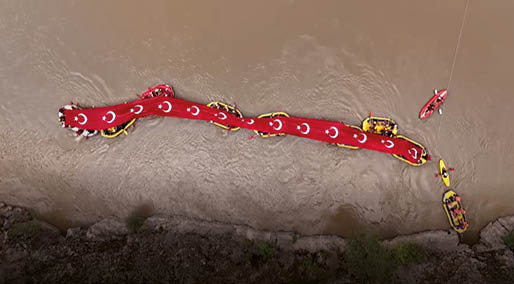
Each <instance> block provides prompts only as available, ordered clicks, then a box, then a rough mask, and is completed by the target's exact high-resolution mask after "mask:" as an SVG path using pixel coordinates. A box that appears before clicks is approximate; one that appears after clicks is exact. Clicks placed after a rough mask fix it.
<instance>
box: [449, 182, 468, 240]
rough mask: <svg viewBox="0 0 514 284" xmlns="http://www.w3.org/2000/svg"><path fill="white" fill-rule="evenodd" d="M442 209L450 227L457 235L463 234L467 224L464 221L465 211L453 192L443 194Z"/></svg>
mask: <svg viewBox="0 0 514 284" xmlns="http://www.w3.org/2000/svg"><path fill="white" fill-rule="evenodd" d="M443 208H444V212H446V216H448V221H449V222H450V226H451V227H452V228H453V229H454V230H455V231H456V232H457V233H460V234H462V233H464V232H465V231H466V230H467V229H468V227H469V224H468V222H467V221H466V216H465V211H464V208H462V203H461V202H460V196H458V195H457V193H456V192H455V191H453V190H451V189H449V190H447V191H446V192H445V193H444V195H443Z"/></svg>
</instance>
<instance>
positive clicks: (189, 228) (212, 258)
mask: <svg viewBox="0 0 514 284" xmlns="http://www.w3.org/2000/svg"><path fill="white" fill-rule="evenodd" d="M138 216H139V217H141V219H127V220H123V219H120V218H117V217H108V218H105V219H102V220H101V221H99V222H96V223H94V224H92V225H91V226H88V227H76V228H70V229H68V230H66V232H63V231H59V230H58V229H57V228H55V227H54V226H52V225H50V224H48V223H45V222H43V221H40V220H37V219H34V218H33V216H32V215H31V213H30V212H29V210H27V209H24V208H21V207H16V206H10V205H7V204H5V203H0V221H1V222H0V225H1V231H2V234H1V235H0V238H1V241H0V244H1V250H0V259H1V260H2V262H1V265H0V283H25V282H27V281H29V282H35V283H40V282H52V283H65V282H70V281H71V282H74V283H92V282H98V281H101V282H103V283H116V282H119V281H123V282H126V283H143V282H148V281H152V282H155V281H157V282H181V283H196V282H198V281H209V282H210V283H222V282H223V283H262V282H273V283H291V282H293V283H295V281H296V282H298V281H303V282H302V283H305V282H306V283H350V282H351V281H357V280H360V281H371V282H373V281H378V282H381V283H386V282H396V283H455V281H458V282H462V283H466V282H468V283H512V281H513V280H514V257H513V252H512V250H511V249H512V248H514V247H511V248H508V247H507V246H506V242H504V241H503V240H504V238H505V237H506V236H507V235H508V234H509V233H511V234H512V232H513V230H514V216H507V217H502V218H500V219H498V220H496V221H494V222H491V223H490V224H488V225H487V226H486V227H485V228H483V229H482V230H481V231H480V234H481V238H480V241H479V242H478V243H477V244H475V245H473V246H469V245H465V244H461V243H459V239H458V236H457V235H456V234H455V233H448V232H446V231H426V232H421V233H418V234H412V235H404V236H398V237H395V238H393V239H389V240H384V241H381V242H380V243H378V244H379V245H380V247H383V248H385V250H383V251H392V252H395V251H396V250H395V249H396V248H398V247H399V246H402V245H406V244H408V245H411V246H415V247H416V248H418V251H419V252H422V255H423V257H422V258H421V259H420V260H417V261H414V262H405V263H402V264H401V265H400V264H398V265H397V266H395V267H394V268H391V270H388V271H385V273H386V274H387V275H389V276H388V278H387V279H383V278H380V277H383V275H382V276H376V275H373V274H372V273H373V272H369V274H364V275H355V274H352V273H353V272H352V271H353V270H352V269H353V267H354V266H355V265H356V264H355V263H352V262H350V261H349V260H350V259H351V256H350V255H349V252H350V251H352V250H353V251H354V250H355V246H354V243H352V242H355V240H357V239H343V238H341V237H338V236H329V235H324V236H321V235H318V236H302V235H299V234H297V233H294V232H272V231H260V230H255V229H253V228H251V227H248V226H240V225H231V224H226V223H219V222H207V221H202V220H196V219H191V218H185V217H180V216H162V215H156V216H142V215H138ZM511 245H513V244H511ZM419 252H418V253H419ZM365 263H366V262H364V264H365ZM359 265H362V264H359ZM369 265H376V263H371V264H369ZM384 275H385V274H384ZM356 277H360V278H356ZM366 277H371V278H366ZM372 277H379V278H372Z"/></svg>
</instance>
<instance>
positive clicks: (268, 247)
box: [257, 241, 278, 261]
mask: <svg viewBox="0 0 514 284" xmlns="http://www.w3.org/2000/svg"><path fill="white" fill-rule="evenodd" d="M257 247H258V248H259V256H261V257H262V259H263V260H264V261H268V260H270V259H272V258H273V257H274V256H275V255H276V254H277V252H278V245H277V244H276V243H274V242H271V241H267V242H261V243H259V244H258V245H257Z"/></svg>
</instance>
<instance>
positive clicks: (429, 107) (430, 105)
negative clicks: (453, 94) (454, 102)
mask: <svg viewBox="0 0 514 284" xmlns="http://www.w3.org/2000/svg"><path fill="white" fill-rule="evenodd" d="M447 95H448V91H447V90H446V89H442V90H439V91H438V90H434V96H433V97H432V98H430V100H428V102H427V103H426V104H425V105H424V106H423V108H422V109H421V111H420V112H419V118H420V119H427V118H429V117H430V116H431V115H432V113H433V112H434V111H435V110H436V109H437V108H438V107H439V106H441V105H442V104H443V103H444V100H445V99H446V96H447Z"/></svg>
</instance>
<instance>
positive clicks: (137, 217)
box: [127, 212, 146, 232]
mask: <svg viewBox="0 0 514 284" xmlns="http://www.w3.org/2000/svg"><path fill="white" fill-rule="evenodd" d="M145 220H146V216H145V215H143V214H139V213H137V212H134V213H132V214H130V216H129V217H128V218H127V227H128V228H129V230H130V231H132V232H137V231H138V230H139V228H141V226H143V224H144V223H145Z"/></svg>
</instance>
